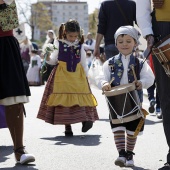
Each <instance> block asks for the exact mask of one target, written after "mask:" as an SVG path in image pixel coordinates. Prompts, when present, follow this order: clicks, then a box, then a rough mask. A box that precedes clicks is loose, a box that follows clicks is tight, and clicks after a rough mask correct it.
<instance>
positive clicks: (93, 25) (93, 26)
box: [89, 8, 99, 37]
mask: <svg viewBox="0 0 170 170" xmlns="http://www.w3.org/2000/svg"><path fill="white" fill-rule="evenodd" d="M98 13H99V9H97V8H96V9H95V10H94V12H93V13H92V14H90V15H89V31H90V32H91V33H92V35H93V37H95V36H96V32H97V24H98Z"/></svg>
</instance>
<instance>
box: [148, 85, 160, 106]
mask: <svg viewBox="0 0 170 170" xmlns="http://www.w3.org/2000/svg"><path fill="white" fill-rule="evenodd" d="M155 91H156V96H155ZM147 92H148V100H149V101H151V100H153V99H154V100H155V101H156V108H160V101H159V95H158V90H157V87H156V82H154V83H153V85H152V86H150V87H149V88H148V89H147Z"/></svg>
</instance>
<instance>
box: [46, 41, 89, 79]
mask: <svg viewBox="0 0 170 170" xmlns="http://www.w3.org/2000/svg"><path fill="white" fill-rule="evenodd" d="M54 45H55V46H56V48H57V49H58V50H54V51H53V53H51V55H50V60H48V61H46V62H47V63H48V64H50V65H56V64H57V62H58V52H59V41H58V40H55V41H54ZM80 53H81V54H80V55H81V60H80V63H81V65H82V66H83V68H84V71H85V73H86V76H87V75H88V66H87V63H86V52H85V50H84V45H83V44H82V46H81V51H80Z"/></svg>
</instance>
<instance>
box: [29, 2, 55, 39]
mask: <svg viewBox="0 0 170 170" xmlns="http://www.w3.org/2000/svg"><path fill="white" fill-rule="evenodd" d="M48 12H49V10H48V9H47V7H46V6H45V5H44V4H43V3H40V2H38V3H36V4H33V5H32V8H31V18H30V23H31V24H30V26H31V28H32V40H34V30H35V27H36V28H37V29H39V30H41V31H46V30H48V29H51V28H52V27H53V23H52V20H51V16H50V15H49V13H48Z"/></svg>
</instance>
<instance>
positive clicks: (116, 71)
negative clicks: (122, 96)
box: [109, 54, 143, 102]
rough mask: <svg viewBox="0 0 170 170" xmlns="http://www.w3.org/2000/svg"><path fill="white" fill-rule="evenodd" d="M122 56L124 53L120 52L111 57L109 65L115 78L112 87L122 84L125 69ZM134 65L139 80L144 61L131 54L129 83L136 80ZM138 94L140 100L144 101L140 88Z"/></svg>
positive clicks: (112, 76)
mask: <svg viewBox="0 0 170 170" xmlns="http://www.w3.org/2000/svg"><path fill="white" fill-rule="evenodd" d="M121 57H122V55H121V54H118V55H116V56H114V57H112V58H110V59H109V66H110V70H111V77H110V79H112V78H114V81H113V82H112V83H111V86H112V87H114V86H119V85H120V81H121V78H122V75H123V71H124V67H123V63H122V60H121ZM132 65H133V66H134V70H135V73H136V77H137V80H140V72H141V69H142V61H141V60H139V59H138V58H137V57H135V56H134V55H131V56H130V62H129V65H128V81H129V83H132V82H133V81H134V80H135V79H134V75H133V71H132V68H131V67H132ZM138 94H139V98H140V102H142V101H143V92H142V90H138Z"/></svg>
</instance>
